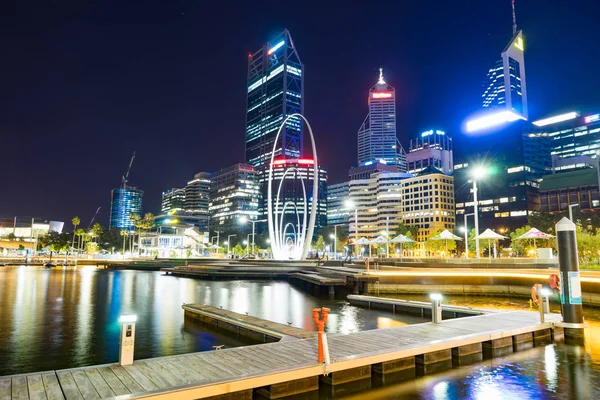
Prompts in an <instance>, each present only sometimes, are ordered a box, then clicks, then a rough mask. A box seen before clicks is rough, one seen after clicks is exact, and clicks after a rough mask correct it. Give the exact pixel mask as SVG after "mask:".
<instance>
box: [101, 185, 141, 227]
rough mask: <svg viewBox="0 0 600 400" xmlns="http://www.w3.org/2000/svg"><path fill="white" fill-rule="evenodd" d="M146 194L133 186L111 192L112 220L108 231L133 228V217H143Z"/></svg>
mask: <svg viewBox="0 0 600 400" xmlns="http://www.w3.org/2000/svg"><path fill="white" fill-rule="evenodd" d="M143 198H144V192H143V191H142V190H139V189H136V188H135V187H133V186H125V187H121V188H118V189H113V190H112V191H111V192H110V219H109V222H108V229H111V228H117V229H130V228H133V222H132V221H131V216H132V215H133V214H137V215H140V216H141V215H142V200H143Z"/></svg>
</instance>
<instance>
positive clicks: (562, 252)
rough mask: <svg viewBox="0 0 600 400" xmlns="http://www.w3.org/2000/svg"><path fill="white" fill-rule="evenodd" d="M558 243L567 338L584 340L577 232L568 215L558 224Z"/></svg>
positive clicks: (561, 295)
mask: <svg viewBox="0 0 600 400" xmlns="http://www.w3.org/2000/svg"><path fill="white" fill-rule="evenodd" d="M556 245H557V246H556V247H557V249H558V265H559V268H560V302H561V304H562V317H563V323H564V329H565V338H571V339H577V340H583V338H584V330H583V328H584V324H583V306H582V301H581V300H582V299H581V281H580V277H579V261H578V258H577V233H576V226H575V224H574V223H573V222H572V221H571V220H569V219H568V218H566V217H563V218H562V219H561V220H560V221H558V223H557V224H556Z"/></svg>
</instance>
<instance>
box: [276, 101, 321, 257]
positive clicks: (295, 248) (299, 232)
mask: <svg viewBox="0 0 600 400" xmlns="http://www.w3.org/2000/svg"><path fill="white" fill-rule="evenodd" d="M294 117H299V118H302V119H303V120H304V122H305V123H306V126H307V128H308V132H309V133H310V140H311V144H312V153H313V160H314V164H313V190H312V199H313V200H312V204H311V207H310V218H309V221H308V226H307V225H306V219H307V208H308V199H307V197H306V187H305V185H304V180H303V179H300V181H301V184H302V193H303V201H304V207H302V210H301V211H303V216H302V223H301V222H300V221H301V219H300V213H299V212H298V211H299V210H298V207H297V206H296V204H295V203H290V202H286V203H285V204H284V205H283V208H282V210H281V212H280V211H279V196H280V195H281V188H282V185H283V183H284V182H285V177H286V175H287V174H288V173H292V172H294V171H296V170H297V169H296V168H295V167H290V168H288V169H286V170H285V172H284V173H283V175H282V177H281V180H280V181H279V186H278V188H277V197H276V199H275V210H274V211H275V212H273V161H274V160H275V150H276V148H277V140H278V139H279V136H280V135H281V131H282V129H283V127H284V126H285V124H286V122H287V121H288V120H289V119H290V118H294ZM267 182H268V183H267V220H268V224H269V239H270V240H271V249H272V251H273V258H274V259H275V260H289V259H292V260H305V259H306V256H307V255H308V250H309V248H310V242H311V240H312V237H313V233H314V230H315V220H316V217H317V200H318V198H319V163H318V161H317V147H316V145H315V137H314V135H313V131H312V128H311V126H310V124H309V123H308V120H307V119H306V118H305V117H304V115H302V114H299V113H295V114H291V115H289V116H288V117H287V118H286V119H285V120H284V121H283V122H282V123H281V126H280V127H279V130H278V131H277V136H275V141H274V142H273V151H272V152H271V163H270V165H269V179H268V181H267ZM287 209H294V211H295V213H296V222H297V226H294V224H293V223H291V222H288V223H287V224H285V226H284V225H283V219H284V216H285V211H286V210H287ZM289 227H291V230H292V231H293V232H294V239H293V240H291V238H289V237H288V238H286V233H287V232H288V228H289Z"/></svg>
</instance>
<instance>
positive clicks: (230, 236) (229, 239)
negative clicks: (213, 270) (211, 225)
mask: <svg viewBox="0 0 600 400" xmlns="http://www.w3.org/2000/svg"><path fill="white" fill-rule="evenodd" d="M234 236H237V235H236V234H233V235H228V236H227V242H226V244H227V255H229V248H230V246H231V238H232V237H234Z"/></svg>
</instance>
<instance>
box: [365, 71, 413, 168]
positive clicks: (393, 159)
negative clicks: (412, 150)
mask: <svg viewBox="0 0 600 400" xmlns="http://www.w3.org/2000/svg"><path fill="white" fill-rule="evenodd" d="M368 104H369V113H368V114H367V117H366V118H365V120H364V122H363V123H362V125H361V127H360V129H359V130H358V165H359V166H365V165H369V163H381V164H387V165H396V166H398V168H399V170H400V171H401V172H406V155H405V153H404V149H403V148H402V145H400V142H399V141H398V138H397V137H396V89H394V88H393V87H392V86H390V85H388V84H387V83H386V82H385V80H384V79H383V70H382V69H380V70H379V80H378V81H377V83H376V84H375V85H374V86H373V87H372V88H371V89H370V90H369V99H368Z"/></svg>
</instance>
